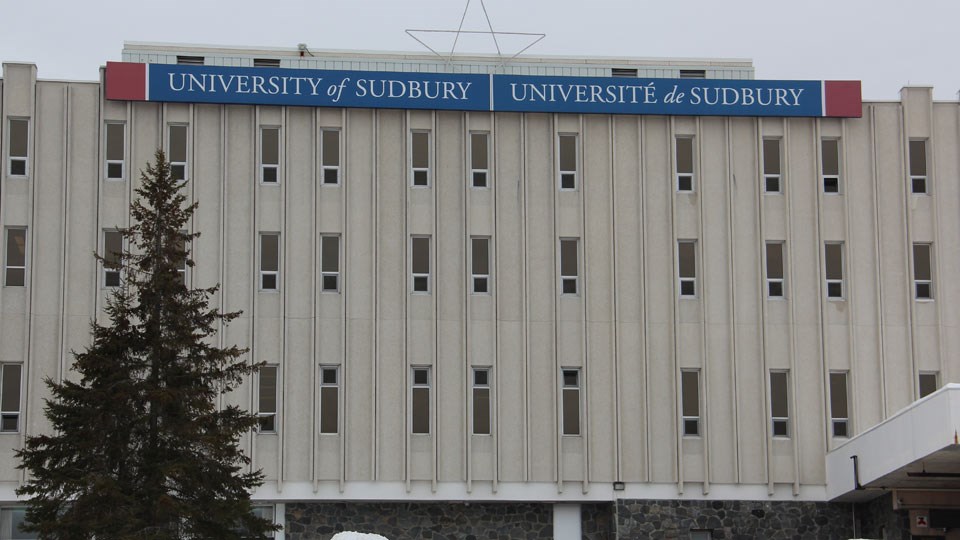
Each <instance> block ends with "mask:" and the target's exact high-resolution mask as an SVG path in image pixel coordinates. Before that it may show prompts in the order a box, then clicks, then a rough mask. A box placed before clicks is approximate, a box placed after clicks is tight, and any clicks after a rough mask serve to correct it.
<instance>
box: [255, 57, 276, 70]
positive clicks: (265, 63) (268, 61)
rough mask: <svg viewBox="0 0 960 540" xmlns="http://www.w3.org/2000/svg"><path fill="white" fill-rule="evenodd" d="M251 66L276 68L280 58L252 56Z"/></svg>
mask: <svg viewBox="0 0 960 540" xmlns="http://www.w3.org/2000/svg"><path fill="white" fill-rule="evenodd" d="M253 67H272V68H278V67H280V59H279V58H254V59H253Z"/></svg>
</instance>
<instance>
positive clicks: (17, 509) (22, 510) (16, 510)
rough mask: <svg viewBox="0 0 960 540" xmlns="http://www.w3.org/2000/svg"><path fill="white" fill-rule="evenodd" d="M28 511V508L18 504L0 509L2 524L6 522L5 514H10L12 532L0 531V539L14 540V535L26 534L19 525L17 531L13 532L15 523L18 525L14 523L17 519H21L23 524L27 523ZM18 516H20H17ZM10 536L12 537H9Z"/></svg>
mask: <svg viewBox="0 0 960 540" xmlns="http://www.w3.org/2000/svg"><path fill="white" fill-rule="evenodd" d="M27 510H28V507H26V506H19V505H17V504H12V505H10V506H7V505H4V506H2V507H0V523H3V522H4V521H6V520H5V518H4V516H3V514H8V515H9V516H10V517H9V523H10V530H5V529H0V537H2V538H13V534H14V533H17V534H18V535H20V534H25V533H24V531H23V530H22V529H20V527H19V525H18V526H17V528H16V530H13V525H14V523H16V521H14V520H15V519H16V518H20V523H21V524H23V523H26V522H27V515H26V514H27ZM16 514H19V515H16ZM8 534H9V535H10V536H7V535H8Z"/></svg>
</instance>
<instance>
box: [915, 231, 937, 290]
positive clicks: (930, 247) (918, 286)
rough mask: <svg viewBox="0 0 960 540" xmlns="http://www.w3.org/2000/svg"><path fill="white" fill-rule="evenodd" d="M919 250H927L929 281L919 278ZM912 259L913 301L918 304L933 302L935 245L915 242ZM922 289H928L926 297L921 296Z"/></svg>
mask: <svg viewBox="0 0 960 540" xmlns="http://www.w3.org/2000/svg"><path fill="white" fill-rule="evenodd" d="M917 248H926V250H927V261H926V262H927V271H928V272H929V279H918V278H917V274H918V272H917ZM910 257H911V259H912V261H911V262H912V263H913V299H914V300H916V301H918V302H933V300H934V297H935V295H934V290H933V244H932V243H931V242H914V243H913V245H912V246H911V254H910ZM921 287H926V295H925V296H921V294H920V290H921Z"/></svg>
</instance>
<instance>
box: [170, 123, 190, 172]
mask: <svg viewBox="0 0 960 540" xmlns="http://www.w3.org/2000/svg"><path fill="white" fill-rule="evenodd" d="M168 130H169V134H168V144H169V147H170V151H169V154H168V155H167V159H168V160H170V176H171V177H172V178H173V179H174V180H178V181H180V182H186V181H187V126H184V125H171V126H168Z"/></svg>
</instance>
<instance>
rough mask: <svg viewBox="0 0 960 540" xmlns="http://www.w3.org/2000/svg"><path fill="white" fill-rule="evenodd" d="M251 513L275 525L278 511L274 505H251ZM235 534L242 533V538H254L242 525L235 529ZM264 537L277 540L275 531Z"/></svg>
mask: <svg viewBox="0 0 960 540" xmlns="http://www.w3.org/2000/svg"><path fill="white" fill-rule="evenodd" d="M250 513H252V514H253V515H254V516H256V517H258V518H261V519H265V520H267V521H269V522H270V523H275V521H274V519H275V518H274V516H275V513H276V510H275V508H274V506H273V505H272V504H256V505H251V506H250ZM235 532H238V533H240V538H253V536H251V535H250V534H249V532H248V531H247V529H246V528H245V527H243V526H242V525H240V526H238V527H237V528H236V529H235ZM264 536H266V537H267V538H276V533H275V532H274V531H269V532H267V533H265V535H264Z"/></svg>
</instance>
